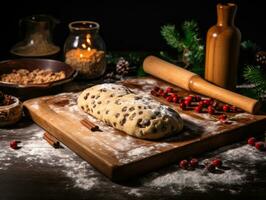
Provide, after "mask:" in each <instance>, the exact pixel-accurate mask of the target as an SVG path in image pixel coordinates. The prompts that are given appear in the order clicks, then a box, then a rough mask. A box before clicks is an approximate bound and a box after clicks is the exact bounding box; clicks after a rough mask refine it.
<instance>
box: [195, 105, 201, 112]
mask: <svg viewBox="0 0 266 200" xmlns="http://www.w3.org/2000/svg"><path fill="white" fill-rule="evenodd" d="M194 110H195V112H197V113H200V112H201V111H202V106H197V107H195V109H194Z"/></svg>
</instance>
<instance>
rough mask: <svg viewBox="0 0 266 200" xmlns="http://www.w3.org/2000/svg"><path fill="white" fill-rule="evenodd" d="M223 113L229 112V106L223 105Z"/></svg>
mask: <svg viewBox="0 0 266 200" xmlns="http://www.w3.org/2000/svg"><path fill="white" fill-rule="evenodd" d="M223 111H224V112H228V111H230V107H229V105H227V104H226V105H224V106H223Z"/></svg>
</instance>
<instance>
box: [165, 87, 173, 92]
mask: <svg viewBox="0 0 266 200" xmlns="http://www.w3.org/2000/svg"><path fill="white" fill-rule="evenodd" d="M165 92H166V93H170V92H173V88H171V87H167V88H166V89H165Z"/></svg>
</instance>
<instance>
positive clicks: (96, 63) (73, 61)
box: [64, 21, 106, 79]
mask: <svg viewBox="0 0 266 200" xmlns="http://www.w3.org/2000/svg"><path fill="white" fill-rule="evenodd" d="M99 28H100V25H99V24H98V23H96V22H93V21H75V22H71V23H70V24H69V29H70V34H69V36H68V38H67V39H66V42H65V45H64V55H65V63H67V64H69V65H70V66H71V67H73V68H74V69H75V70H77V71H78V72H79V77H81V78H86V79H94V78H97V77H99V76H101V75H103V74H104V72H105V70H106V58H105V54H106V53H105V43H104V41H103V39H102V38H101V37H100V35H99Z"/></svg>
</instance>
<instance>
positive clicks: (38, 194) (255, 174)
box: [0, 84, 266, 200]
mask: <svg viewBox="0 0 266 200" xmlns="http://www.w3.org/2000/svg"><path fill="white" fill-rule="evenodd" d="M83 86H84V85H83ZM71 88H72V89H73V88H74V90H76V89H77V88H79V87H78V86H77V84H72V86H71ZM250 131H251V133H252V130H250ZM43 133H44V130H42V129H41V128H40V127H38V126H37V125H36V124H34V123H33V122H32V121H30V120H29V119H27V118H24V119H23V120H22V121H21V122H20V123H19V124H17V125H16V126H13V127H10V128H6V129H0V199H1V200H2V199H7V200H13V199H14V200H19V199H119V200H123V199H153V200H154V199H178V198H181V197H182V199H194V198H197V199H214V198H215V199H225V198H227V199H228V198H229V199H247V198H249V197H250V198H251V197H252V199H265V197H266V152H259V151H258V150H256V149H255V148H253V147H250V146H248V145H246V142H245V141H243V142H240V143H237V144H232V145H230V146H226V147H223V148H221V149H218V150H217V151H215V152H210V153H208V154H204V155H202V156H200V157H199V160H200V162H201V163H203V162H204V161H206V160H208V159H212V158H214V157H220V158H221V159H222V160H223V162H224V168H222V169H221V170H216V171H215V172H214V173H210V172H207V171H206V170H204V169H201V168H198V169H196V170H190V171H186V170H181V169H180V168H179V167H178V165H177V164H173V165H171V166H169V167H166V168H164V169H161V170H159V171H156V172H151V173H149V174H146V175H143V176H141V177H136V178H135V179H132V180H128V181H127V182H123V183H113V182H111V181H110V180H108V179H107V178H105V177H104V176H103V175H102V174H100V173H99V172H97V171H96V170H95V169H94V168H93V167H92V166H91V165H90V164H88V163H86V162H85V161H83V160H82V159H81V158H80V157H78V156H77V155H76V154H74V153H73V152H72V151H71V150H69V149H68V148H67V147H63V148H60V149H54V148H53V147H51V146H50V145H49V144H48V143H47V142H46V141H45V140H43V139H42V136H43ZM11 140H19V141H21V146H22V147H21V148H20V149H18V150H14V149H11V148H10V147H9V142H10V141H11ZM261 140H264V138H261Z"/></svg>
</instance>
